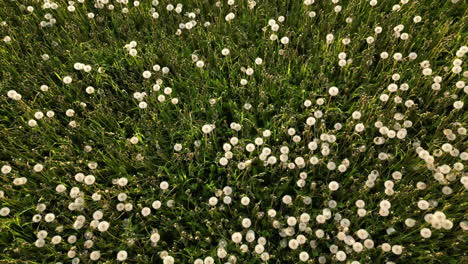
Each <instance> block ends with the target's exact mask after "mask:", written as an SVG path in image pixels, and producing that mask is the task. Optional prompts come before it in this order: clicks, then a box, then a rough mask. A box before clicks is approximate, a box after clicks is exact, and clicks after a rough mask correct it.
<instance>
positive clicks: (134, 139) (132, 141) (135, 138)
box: [130, 137, 139, 145]
mask: <svg viewBox="0 0 468 264" xmlns="http://www.w3.org/2000/svg"><path fill="white" fill-rule="evenodd" d="M138 142H139V139H138V138H137V137H132V138H130V143H132V144H133V145H135V144H138Z"/></svg>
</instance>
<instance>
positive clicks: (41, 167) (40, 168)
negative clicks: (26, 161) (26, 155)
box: [33, 164, 44, 172]
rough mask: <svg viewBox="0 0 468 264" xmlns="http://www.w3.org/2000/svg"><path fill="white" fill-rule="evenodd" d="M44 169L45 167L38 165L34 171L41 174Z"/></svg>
mask: <svg viewBox="0 0 468 264" xmlns="http://www.w3.org/2000/svg"><path fill="white" fill-rule="evenodd" d="M43 169H44V166H43V165H42V164H36V165H34V167H33V170H34V171H35V172H41V171H42V170H43Z"/></svg>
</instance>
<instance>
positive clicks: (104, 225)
mask: <svg viewBox="0 0 468 264" xmlns="http://www.w3.org/2000/svg"><path fill="white" fill-rule="evenodd" d="M109 226H110V224H109V222H107V221H102V222H99V224H98V226H97V228H98V230H99V231H100V232H105V231H107V229H109Z"/></svg>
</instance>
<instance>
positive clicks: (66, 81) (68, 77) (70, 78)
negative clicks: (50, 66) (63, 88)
mask: <svg viewBox="0 0 468 264" xmlns="http://www.w3.org/2000/svg"><path fill="white" fill-rule="evenodd" d="M62 81H63V83H64V84H70V83H71V82H72V81H73V79H72V77H70V76H65V77H63V80H62Z"/></svg>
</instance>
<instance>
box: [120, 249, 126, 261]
mask: <svg viewBox="0 0 468 264" xmlns="http://www.w3.org/2000/svg"><path fill="white" fill-rule="evenodd" d="M127 256H128V253H127V251H125V250H120V251H119V252H118V253H117V260H118V261H125V260H126V259H127Z"/></svg>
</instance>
